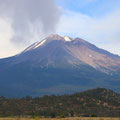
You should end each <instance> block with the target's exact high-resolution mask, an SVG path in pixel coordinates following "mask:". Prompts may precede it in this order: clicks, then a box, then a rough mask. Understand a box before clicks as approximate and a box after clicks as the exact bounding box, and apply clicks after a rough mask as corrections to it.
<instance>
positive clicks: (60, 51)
mask: <svg viewBox="0 0 120 120" xmlns="http://www.w3.org/2000/svg"><path fill="white" fill-rule="evenodd" d="M0 67H1V70H0V90H1V92H0V94H1V95H6V96H17V95H18V93H19V95H18V96H24V95H32V96H36V95H44V94H54V93H56V94H61V93H71V92H76V91H80V90H83V89H88V88H93V87H97V86H99V87H107V88H109V87H111V88H112V89H116V90H117V91H119V86H120V57H119V56H117V55H114V54H112V53H110V52H108V51H105V50H103V49H100V48H98V47H96V46H95V45H93V44H91V43H89V42H87V41H85V40H83V39H81V38H74V39H73V38H70V37H68V36H64V37H62V36H59V35H56V34H55V35H54V34H52V35H49V36H48V37H46V38H45V39H43V40H41V41H40V42H35V43H34V44H32V45H31V46H29V47H28V48H26V49H25V50H24V51H22V52H21V53H20V54H17V55H15V56H13V57H11V58H5V59H1V60H0ZM6 90H8V91H6Z"/></svg>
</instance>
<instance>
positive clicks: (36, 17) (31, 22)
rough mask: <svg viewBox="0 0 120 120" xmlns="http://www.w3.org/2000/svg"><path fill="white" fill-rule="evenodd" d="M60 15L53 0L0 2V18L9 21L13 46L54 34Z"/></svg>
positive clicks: (2, 0) (8, 0)
mask: <svg viewBox="0 0 120 120" xmlns="http://www.w3.org/2000/svg"><path fill="white" fill-rule="evenodd" d="M60 15H61V14H60V11H59V8H58V7H57V5H56V2H55V0H0V17H1V18H4V19H5V18H7V19H9V20H10V21H11V26H12V29H13V31H14V35H13V37H12V39H11V41H12V42H13V43H15V44H19V45H23V43H24V44H25V43H28V42H30V41H31V40H32V41H33V39H36V40H38V39H39V38H40V39H41V38H42V37H43V36H45V35H47V34H49V33H52V32H55V30H56V26H57V23H58V21H59V18H60Z"/></svg>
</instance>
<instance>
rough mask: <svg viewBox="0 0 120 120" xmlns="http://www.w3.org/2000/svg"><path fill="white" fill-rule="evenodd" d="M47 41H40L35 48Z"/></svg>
mask: <svg viewBox="0 0 120 120" xmlns="http://www.w3.org/2000/svg"><path fill="white" fill-rule="evenodd" d="M45 42H46V40H43V41H41V42H40V43H38V44H37V45H36V46H35V47H34V49H35V48H38V47H39V46H42V45H43V44H44V43H45Z"/></svg>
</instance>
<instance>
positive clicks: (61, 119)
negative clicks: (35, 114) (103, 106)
mask: <svg viewBox="0 0 120 120" xmlns="http://www.w3.org/2000/svg"><path fill="white" fill-rule="evenodd" d="M0 120H120V118H102V117H101V118H99V117H97V118H92V117H88V118H84V117H79V118H77V117H73V118H34V119H33V118H0Z"/></svg>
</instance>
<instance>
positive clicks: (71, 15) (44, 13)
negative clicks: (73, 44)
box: [0, 0, 120, 58]
mask: <svg viewBox="0 0 120 120" xmlns="http://www.w3.org/2000/svg"><path fill="white" fill-rule="evenodd" d="M51 33H57V34H60V35H63V36H70V37H73V38H74V37H80V38H83V39H85V40H87V41H89V42H91V43H93V44H95V45H97V46H98V47H101V48H103V49H106V50H108V51H110V52H112V53H115V54H119V55H120V0H0V58H4V57H8V56H11V55H15V54H17V53H19V52H21V51H22V50H23V49H25V48H26V47H28V46H29V45H30V44H32V43H34V42H36V41H40V40H41V39H43V38H44V37H45V36H47V35H48V34H51Z"/></svg>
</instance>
